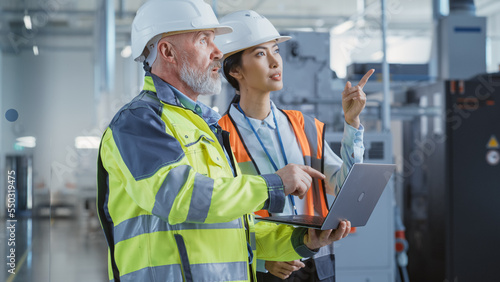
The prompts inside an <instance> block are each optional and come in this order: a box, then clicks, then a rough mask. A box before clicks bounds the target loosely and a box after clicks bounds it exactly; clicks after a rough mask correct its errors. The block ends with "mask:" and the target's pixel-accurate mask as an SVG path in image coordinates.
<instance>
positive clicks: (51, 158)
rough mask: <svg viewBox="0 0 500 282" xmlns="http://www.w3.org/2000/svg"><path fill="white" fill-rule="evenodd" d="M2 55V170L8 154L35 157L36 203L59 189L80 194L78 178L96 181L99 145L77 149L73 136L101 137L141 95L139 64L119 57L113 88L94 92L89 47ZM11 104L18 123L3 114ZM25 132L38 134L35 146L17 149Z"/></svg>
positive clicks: (83, 181)
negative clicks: (117, 115) (121, 110)
mask: <svg viewBox="0 0 500 282" xmlns="http://www.w3.org/2000/svg"><path fill="white" fill-rule="evenodd" d="M0 60H1V63H2V64H1V69H0V78H1V80H0V82H2V83H1V84H0V85H1V87H0V94H1V100H0V101H1V110H2V121H1V125H0V126H1V127H0V132H1V136H2V138H1V139H2V141H1V142H2V143H0V145H1V151H0V154H1V155H0V160H1V162H0V166H1V168H2V171H3V170H4V169H3V168H4V167H5V165H4V160H5V156H6V155H8V154H26V155H32V156H33V172H34V175H33V178H34V179H33V184H34V195H35V206H36V205H37V204H40V203H41V202H47V201H48V195H49V193H50V195H51V197H52V201H54V198H57V195H58V194H61V193H62V194H70V195H78V191H77V190H78V189H79V186H78V185H80V184H79V183H85V185H86V186H89V185H92V184H95V167H94V165H95V159H96V155H97V150H82V149H79V150H78V149H76V148H75V144H74V142H75V138H76V137H77V136H86V135H93V136H99V137H100V136H101V134H102V132H103V131H104V129H105V128H106V126H107V124H108V123H109V120H110V119H111V117H112V116H113V115H114V113H115V112H116V111H117V110H118V109H119V108H120V107H121V106H123V104H124V103H126V102H128V101H129V100H130V99H131V97H133V96H135V95H137V94H138V88H139V86H138V85H139V84H140V83H141V82H140V80H139V79H138V77H140V76H142V72H141V71H140V68H139V66H137V65H136V63H134V62H133V61H132V59H131V58H127V59H123V58H121V57H119V56H118V57H117V60H116V63H117V65H116V69H117V73H116V83H115V85H116V87H115V89H114V91H113V92H110V93H99V94H98V95H95V87H94V63H93V62H94V57H93V53H92V52H91V50H89V51H82V50H80V51H70V50H68V51H61V50H57V51H50V50H40V55H39V56H34V55H33V53H32V52H29V51H23V52H21V53H18V54H5V53H4V54H3V56H2V57H0ZM96 97H97V98H96ZM10 108H14V109H16V110H17V111H18V112H19V119H18V120H17V121H15V122H8V121H7V120H6V119H5V117H4V115H5V112H6V110H7V109H10ZM21 136H34V137H36V147H35V148H33V149H30V148H25V149H24V150H22V151H18V150H15V149H14V144H15V139H16V138H18V137H21ZM2 174H3V173H2ZM2 177H4V176H3V175H2ZM0 179H2V178H0ZM1 189H3V186H2V188H1ZM0 192H2V193H0V194H1V195H2V196H0V197H4V196H3V195H4V191H1V190H0ZM37 195H38V197H37ZM40 195H44V196H45V197H42V196H40ZM0 200H1V198H0ZM56 200H57V199H56ZM2 212H3V210H2ZM0 215H1V214H0Z"/></svg>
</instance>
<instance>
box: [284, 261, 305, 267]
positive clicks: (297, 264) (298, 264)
mask: <svg viewBox="0 0 500 282" xmlns="http://www.w3.org/2000/svg"><path fill="white" fill-rule="evenodd" d="M286 263H288V264H290V265H293V266H295V267H298V268H302V267H304V266H306V265H305V264H304V263H303V262H301V261H300V259H298V260H292V261H287V262H286Z"/></svg>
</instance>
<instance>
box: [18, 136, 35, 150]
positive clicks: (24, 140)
mask: <svg viewBox="0 0 500 282" xmlns="http://www.w3.org/2000/svg"><path fill="white" fill-rule="evenodd" d="M16 141H17V142H16V145H17V146H20V147H26V148H35V147H36V138H35V137H33V136H24V137H19V138H17V139H16Z"/></svg>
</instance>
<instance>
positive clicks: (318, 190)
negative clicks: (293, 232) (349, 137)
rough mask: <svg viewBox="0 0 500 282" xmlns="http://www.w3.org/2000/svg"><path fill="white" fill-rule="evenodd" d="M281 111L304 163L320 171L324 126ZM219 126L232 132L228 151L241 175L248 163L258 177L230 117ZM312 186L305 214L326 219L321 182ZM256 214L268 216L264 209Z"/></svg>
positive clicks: (298, 115) (324, 196) (224, 117)
mask: <svg viewBox="0 0 500 282" xmlns="http://www.w3.org/2000/svg"><path fill="white" fill-rule="evenodd" d="M282 112H283V113H284V114H285V116H286V117H287V119H288V121H289V122H290V124H291V125H292V128H293V130H294V133H295V136H296V138H297V140H298V142H299V145H300V148H301V151H302V155H303V157H304V164H306V165H309V166H311V167H313V168H314V169H317V170H319V171H323V170H324V168H323V165H324V164H323V149H324V148H323V144H324V124H323V123H322V122H320V121H319V120H317V119H314V118H311V117H309V116H304V115H303V114H302V113H301V112H299V111H291V110H282ZM219 124H220V126H221V127H222V128H223V129H224V130H226V131H229V132H230V133H231V135H230V142H231V148H232V149H233V153H234V155H235V157H236V161H237V162H238V163H239V165H240V168H241V169H242V171H243V172H244V173H248V169H246V170H245V169H243V168H244V167H246V166H249V167H250V164H251V166H252V167H253V168H254V171H255V172H256V173H257V174H259V173H260V172H259V170H258V168H257V165H256V163H255V161H254V160H253V159H252V157H251V153H249V152H248V149H247V147H246V145H245V143H244V142H243V139H242V138H241V134H240V133H239V131H238V129H237V127H236V126H235V122H234V120H232V118H231V116H229V114H226V115H224V116H223V117H222V118H221V119H220V120H219ZM311 152H313V154H311ZM313 187H314V188H315V189H309V190H308V192H307V195H306V205H305V209H306V210H305V213H306V214H309V215H314V214H315V212H316V213H318V214H320V215H323V216H326V214H327V213H328V207H327V201H326V194H325V193H326V191H325V189H324V187H325V186H324V182H323V181H317V180H316V179H314V180H313V185H312V187H311V188H313ZM255 214H257V215H260V216H269V213H268V212H267V211H266V210H260V211H258V212H255Z"/></svg>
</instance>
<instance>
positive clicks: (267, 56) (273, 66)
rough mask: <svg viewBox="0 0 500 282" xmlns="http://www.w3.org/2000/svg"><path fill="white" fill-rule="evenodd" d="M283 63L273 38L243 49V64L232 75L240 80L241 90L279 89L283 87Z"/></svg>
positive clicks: (264, 90)
mask: <svg viewBox="0 0 500 282" xmlns="http://www.w3.org/2000/svg"><path fill="white" fill-rule="evenodd" d="M282 65H283V60H282V59H281V56H280V54H279V48H278V44H277V43H276V41H274V40H273V41H270V42H267V43H263V44H260V45H257V46H254V47H251V48H248V49H246V50H245V51H243V54H242V56H241V66H240V67H237V69H236V71H235V73H234V74H235V75H233V74H231V75H233V76H235V78H236V79H237V80H238V82H239V85H240V90H243V89H247V90H250V89H253V90H257V91H259V92H270V91H277V90H280V89H281V88H283V81H282V67H283V66H282Z"/></svg>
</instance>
